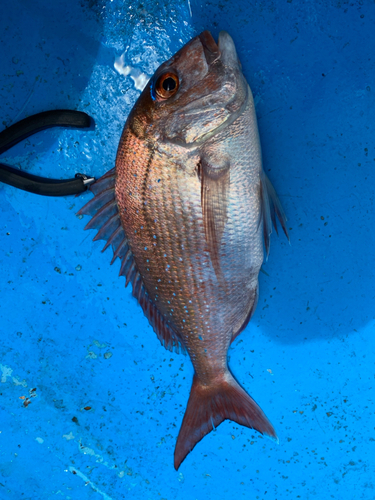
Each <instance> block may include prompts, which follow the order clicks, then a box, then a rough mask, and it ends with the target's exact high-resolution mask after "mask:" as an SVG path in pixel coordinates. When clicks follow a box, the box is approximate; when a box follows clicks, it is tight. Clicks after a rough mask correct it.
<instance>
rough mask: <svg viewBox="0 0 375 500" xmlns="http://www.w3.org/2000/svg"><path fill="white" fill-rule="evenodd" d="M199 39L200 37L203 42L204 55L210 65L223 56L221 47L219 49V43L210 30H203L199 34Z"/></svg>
mask: <svg viewBox="0 0 375 500" xmlns="http://www.w3.org/2000/svg"><path fill="white" fill-rule="evenodd" d="M199 39H200V41H201V44H202V46H203V50H204V55H205V57H206V61H207V64H208V65H211V64H212V63H214V62H215V61H217V59H220V56H221V52H220V49H219V47H218V45H217V43H216V42H215V40H214V37H213V36H212V35H211V33H210V32H209V31H208V30H206V31H203V32H202V33H201V34H200V35H199Z"/></svg>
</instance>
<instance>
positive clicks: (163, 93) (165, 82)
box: [155, 73, 180, 99]
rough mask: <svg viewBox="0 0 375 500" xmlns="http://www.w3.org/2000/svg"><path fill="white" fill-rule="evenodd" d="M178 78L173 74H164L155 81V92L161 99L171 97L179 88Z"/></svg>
mask: <svg viewBox="0 0 375 500" xmlns="http://www.w3.org/2000/svg"><path fill="white" fill-rule="evenodd" d="M179 83H180V82H179V80H178V76H177V75H175V74H174V73H164V74H163V75H160V76H159V78H158V79H157V80H156V84H155V91H156V93H157V94H158V96H159V97H161V98H162V99H168V98H169V97H172V96H173V95H174V94H175V93H176V92H177V90H178V87H179Z"/></svg>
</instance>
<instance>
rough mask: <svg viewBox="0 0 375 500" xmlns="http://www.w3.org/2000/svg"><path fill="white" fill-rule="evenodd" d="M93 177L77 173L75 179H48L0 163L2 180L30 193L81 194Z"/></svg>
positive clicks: (0, 180)
mask: <svg viewBox="0 0 375 500" xmlns="http://www.w3.org/2000/svg"><path fill="white" fill-rule="evenodd" d="M93 181H94V179H93V178H87V177H86V176H84V175H82V176H81V174H77V176H76V178H74V179H64V180H58V179H47V178H46V177H39V176H37V175H32V174H28V173H26V172H22V170H17V169H15V168H12V167H9V166H8V165H4V164H2V163H0V182H4V183H5V184H9V186H13V187H16V188H18V189H22V190H23V191H28V192H29V193H35V194H41V195H44V196H67V195H70V194H79V193H82V192H83V191H86V189H87V188H88V186H89V184H90V183H91V182H93Z"/></svg>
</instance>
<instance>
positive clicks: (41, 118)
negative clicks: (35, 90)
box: [0, 109, 92, 154]
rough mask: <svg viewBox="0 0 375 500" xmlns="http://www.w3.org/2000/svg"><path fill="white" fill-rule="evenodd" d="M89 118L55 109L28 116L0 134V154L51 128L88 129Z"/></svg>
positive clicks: (77, 112)
mask: <svg viewBox="0 0 375 500" xmlns="http://www.w3.org/2000/svg"><path fill="white" fill-rule="evenodd" d="M91 123H92V121H91V118H90V117H89V115H87V114H86V113H83V111H74V110H66V109H56V110H53V111H43V112H42V113H37V114H36V115H32V116H28V117H27V118H24V119H23V120H21V121H19V122H17V123H15V124H14V125H11V126H10V127H8V128H6V129H5V130H3V131H2V132H0V154H2V153H4V152H5V151H7V150H8V149H10V148H11V147H12V146H15V145H16V144H18V143H19V142H21V141H23V140H24V139H26V138H27V137H29V136H30V135H33V134H36V133H37V132H40V131H41V130H45V129H46V128H51V127H72V128H88V127H90V126H91Z"/></svg>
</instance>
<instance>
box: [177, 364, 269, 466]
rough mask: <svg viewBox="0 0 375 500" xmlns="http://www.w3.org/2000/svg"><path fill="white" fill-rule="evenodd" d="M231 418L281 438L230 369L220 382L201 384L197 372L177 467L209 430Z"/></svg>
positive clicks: (184, 422) (180, 439)
mask: <svg viewBox="0 0 375 500" xmlns="http://www.w3.org/2000/svg"><path fill="white" fill-rule="evenodd" d="M227 419H229V420H233V421H234V422H237V423H238V424H240V425H244V426H246V427H250V428H251V429H255V430H257V431H258V432H260V433H261V434H265V435H267V436H269V437H270V438H271V439H273V440H275V441H277V442H278V441H279V440H278V437H277V435H276V432H275V429H274V428H273V427H272V424H271V423H270V421H269V420H268V419H267V417H266V416H265V414H264V413H263V411H262V410H261V409H260V407H259V406H258V405H257V404H256V402H255V401H254V400H253V399H252V398H251V397H250V396H249V395H248V394H247V393H246V392H245V391H244V389H242V387H241V386H240V385H239V384H238V383H237V382H236V380H235V379H234V377H233V376H232V374H231V373H230V372H229V371H228V372H227V374H226V375H225V376H224V377H223V378H222V379H221V381H220V382H218V383H215V384H214V385H209V386H205V385H203V384H201V383H200V382H199V379H198V377H197V376H196V375H194V379H193V385H192V388H191V391H190V397H189V401H188V404H187V408H186V412H185V415H184V419H183V421H182V425H181V429H180V433H179V435H178V438H177V443H176V448H175V452H174V467H175V469H176V470H177V469H178V468H179V467H180V465H181V463H182V462H183V461H184V460H185V458H186V456H187V454H188V453H190V452H191V450H192V449H193V448H194V446H195V445H196V444H197V443H198V442H199V441H200V440H201V439H202V438H203V437H204V436H205V435H206V434H208V433H209V432H211V431H212V429H214V428H215V427H217V426H218V425H219V424H221V422H223V421H224V420H227Z"/></svg>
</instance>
